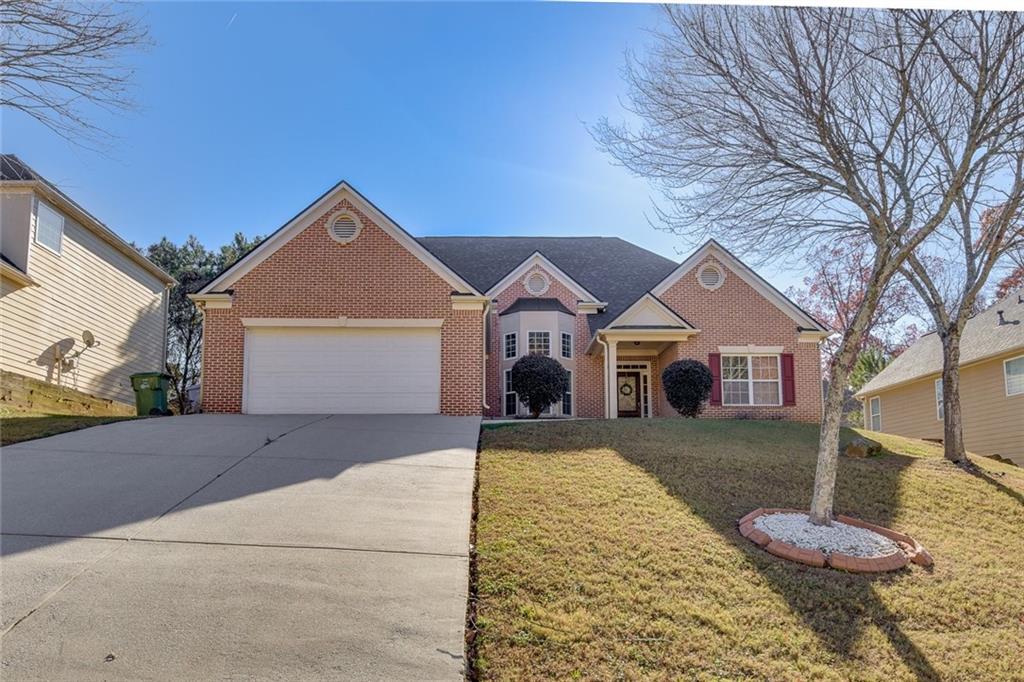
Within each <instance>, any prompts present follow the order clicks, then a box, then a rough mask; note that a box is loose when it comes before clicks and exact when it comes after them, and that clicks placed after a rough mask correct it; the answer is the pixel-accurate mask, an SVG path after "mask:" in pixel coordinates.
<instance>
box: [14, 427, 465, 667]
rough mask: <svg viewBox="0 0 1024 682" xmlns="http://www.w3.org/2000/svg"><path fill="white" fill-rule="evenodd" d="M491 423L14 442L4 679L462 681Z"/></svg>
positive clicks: (165, 431)
mask: <svg viewBox="0 0 1024 682" xmlns="http://www.w3.org/2000/svg"><path fill="white" fill-rule="evenodd" d="M479 426H480V420H479V419H477V418H457V417H442V416H418V415H402V416H396V415H388V416H366V415H360V416H346V415H334V416H324V415H319V416H316V415H304V416H293V415H288V416H242V415H195V416H187V417H168V418H159V419H147V420H140V421H132V422H122V423H118V424H111V425H107V426H99V427H94V428H91V429H87V430H84V431H79V432H75V433H69V434H63V435H60V436H53V437H51V438H46V439H42V440H37V441H31V442H28V443H24V444H20V445H15V446H10V447H6V448H4V449H3V452H2V454H0V482H2V490H0V523H2V531H3V536H2V560H0V566H2V574H0V578H2V613H0V616H2V623H0V628H2V631H3V635H2V641H0V653H2V666H3V667H2V668H0V676H2V677H3V679H4V680H17V679H46V680H54V679H74V680H85V679H128V678H130V679H224V678H232V679H236V678H237V679H253V678H256V679H314V678H317V679H324V678H327V679H360V680H365V679H389V680H394V679H417V680H433V679H455V678H459V677H460V676H461V674H462V669H463V663H464V661H463V625H464V618H465V608H466V596H467V580H468V564H469V560H468V545H469V527H470V515H471V505H472V499H471V498H472V488H473V475H474V459H475V450H476V443H477V436H478V431H479Z"/></svg>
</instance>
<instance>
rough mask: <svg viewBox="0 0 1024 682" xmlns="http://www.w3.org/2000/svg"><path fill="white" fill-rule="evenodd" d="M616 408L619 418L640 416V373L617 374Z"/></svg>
mask: <svg viewBox="0 0 1024 682" xmlns="http://www.w3.org/2000/svg"><path fill="white" fill-rule="evenodd" d="M618 389H619V390H618V406H619V416H620V417H639V416H640V372H619V375H618Z"/></svg>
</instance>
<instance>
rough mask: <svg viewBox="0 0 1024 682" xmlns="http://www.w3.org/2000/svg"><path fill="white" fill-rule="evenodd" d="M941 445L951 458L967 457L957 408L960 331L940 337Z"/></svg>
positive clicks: (961, 415)
mask: <svg viewBox="0 0 1024 682" xmlns="http://www.w3.org/2000/svg"><path fill="white" fill-rule="evenodd" d="M942 411H943V419H942V449H943V452H944V454H945V455H946V459H948V460H950V461H951V462H957V463H962V462H966V461H967V452H966V450H965V449H964V422H963V413H962V412H961V410H960V332H959V331H955V330H953V331H950V332H947V334H946V335H944V336H943V337H942Z"/></svg>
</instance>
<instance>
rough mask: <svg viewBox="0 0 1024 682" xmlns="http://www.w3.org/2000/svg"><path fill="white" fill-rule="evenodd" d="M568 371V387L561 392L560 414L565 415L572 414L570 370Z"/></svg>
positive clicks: (569, 415)
mask: <svg viewBox="0 0 1024 682" xmlns="http://www.w3.org/2000/svg"><path fill="white" fill-rule="evenodd" d="M567 371H568V372H569V388H567V389H566V390H565V393H563V394H562V414H564V415H565V416H566V417H571V416H572V371H570V370H567Z"/></svg>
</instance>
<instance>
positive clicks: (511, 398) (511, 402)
mask: <svg viewBox="0 0 1024 682" xmlns="http://www.w3.org/2000/svg"><path fill="white" fill-rule="evenodd" d="M518 402H519V396H517V395H516V394H515V393H513V392H512V370H510V369H506V370H505V416H506V417H508V416H512V415H515V414H516V412H517V411H518V406H517V404H516V403H518Z"/></svg>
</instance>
